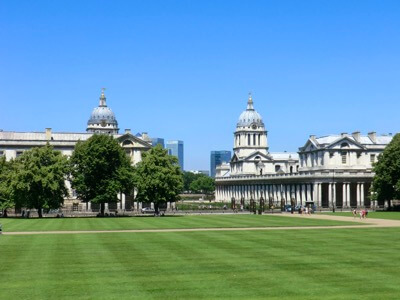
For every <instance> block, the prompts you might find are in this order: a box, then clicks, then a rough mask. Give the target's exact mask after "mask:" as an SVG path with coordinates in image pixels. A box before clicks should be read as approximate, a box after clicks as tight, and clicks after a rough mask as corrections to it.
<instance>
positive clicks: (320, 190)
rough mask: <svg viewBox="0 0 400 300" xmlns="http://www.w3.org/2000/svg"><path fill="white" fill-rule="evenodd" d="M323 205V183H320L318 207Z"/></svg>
mask: <svg viewBox="0 0 400 300" xmlns="http://www.w3.org/2000/svg"><path fill="white" fill-rule="evenodd" d="M321 206H322V183H318V207H321Z"/></svg>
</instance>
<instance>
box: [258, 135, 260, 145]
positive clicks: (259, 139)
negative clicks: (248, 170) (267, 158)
mask: <svg viewBox="0 0 400 300" xmlns="http://www.w3.org/2000/svg"><path fill="white" fill-rule="evenodd" d="M260 145H261V134H259V135H258V146H260Z"/></svg>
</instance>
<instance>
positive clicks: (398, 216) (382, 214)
mask: <svg viewBox="0 0 400 300" xmlns="http://www.w3.org/2000/svg"><path fill="white" fill-rule="evenodd" d="M322 214H325V213H322ZM327 214H329V215H332V216H334V215H336V216H345V217H353V214H352V213H351V212H335V213H327ZM357 217H360V215H359V214H357ZM367 218H373V219H389V220H400V212H396V211H376V212H374V211H369V212H368V217H367Z"/></svg>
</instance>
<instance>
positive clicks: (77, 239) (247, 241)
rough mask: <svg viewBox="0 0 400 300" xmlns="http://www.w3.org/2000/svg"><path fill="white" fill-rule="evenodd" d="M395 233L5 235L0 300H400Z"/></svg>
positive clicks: (399, 237)
mask: <svg viewBox="0 0 400 300" xmlns="http://www.w3.org/2000/svg"><path fill="white" fill-rule="evenodd" d="M399 278H400V230H399V229H397V228H372V229H371V228H370V229H334V230H321V229H320V230H306V231H298V230H287V231H286V230H285V231H237V232H235V231H229V232H228V231H227V232H179V233H178V232H174V233H116V234H75V235H56V234H54V235H23V236H0V299H66V298H68V299H216V298H229V299H234V298H236V299H239V298H240V299H255V298H258V299H267V298H268V299H398V298H399V295H400V279H399Z"/></svg>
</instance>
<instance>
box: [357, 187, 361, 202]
mask: <svg viewBox="0 0 400 300" xmlns="http://www.w3.org/2000/svg"><path fill="white" fill-rule="evenodd" d="M357 207H361V193H360V183H357Z"/></svg>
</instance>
